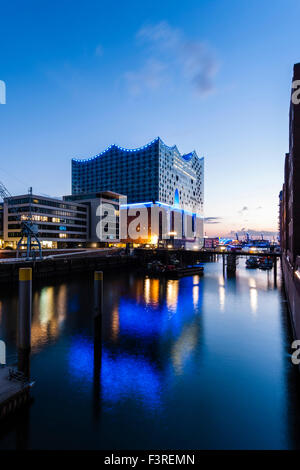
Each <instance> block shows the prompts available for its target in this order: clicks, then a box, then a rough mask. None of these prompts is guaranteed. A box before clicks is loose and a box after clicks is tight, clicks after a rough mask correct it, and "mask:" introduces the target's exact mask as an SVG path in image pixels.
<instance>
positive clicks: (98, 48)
mask: <svg viewBox="0 0 300 470" xmlns="http://www.w3.org/2000/svg"><path fill="white" fill-rule="evenodd" d="M95 54H96V56H98V57H101V56H102V55H103V47H102V46H101V44H98V46H97V47H96V50H95Z"/></svg>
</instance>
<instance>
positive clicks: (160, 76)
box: [125, 59, 167, 95]
mask: <svg viewBox="0 0 300 470" xmlns="http://www.w3.org/2000/svg"><path fill="white" fill-rule="evenodd" d="M125 78H126V80H127V82H128V87H129V91H130V92H131V93H132V94H133V95H138V94H140V93H141V92H142V91H143V89H144V88H148V89H150V90H156V89H157V88H159V87H160V86H161V85H162V84H163V82H165V81H166V80H167V75H166V67H165V65H164V64H162V63H161V62H158V61H156V60H154V59H148V60H147V62H146V63H145V64H144V66H143V67H142V68H141V69H140V70H137V71H135V72H127V73H126V74H125Z"/></svg>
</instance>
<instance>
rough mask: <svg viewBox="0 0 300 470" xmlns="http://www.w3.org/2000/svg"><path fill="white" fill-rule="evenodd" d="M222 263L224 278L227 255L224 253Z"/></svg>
mask: <svg viewBox="0 0 300 470" xmlns="http://www.w3.org/2000/svg"><path fill="white" fill-rule="evenodd" d="M222 261H223V276H225V253H222Z"/></svg>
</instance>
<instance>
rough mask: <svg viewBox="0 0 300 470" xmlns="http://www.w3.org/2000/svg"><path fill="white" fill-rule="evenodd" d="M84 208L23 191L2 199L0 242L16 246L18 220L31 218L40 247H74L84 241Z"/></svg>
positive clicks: (85, 229)
mask: <svg viewBox="0 0 300 470" xmlns="http://www.w3.org/2000/svg"><path fill="white" fill-rule="evenodd" d="M88 217H89V214H88V207H87V206H86V205H85V204H79V203H77V202H71V201H70V202H66V201H63V200H61V199H57V198H50V197H45V196H38V195H34V194H24V195H21V196H14V197H10V198H5V199H4V207H3V232H4V236H3V238H4V244H5V246H10V247H12V248H16V245H17V242H18V241H19V239H20V237H21V223H22V221H26V220H29V219H31V220H33V221H34V222H35V224H36V225H37V226H38V230H39V239H40V241H41V244H42V247H43V248H63V247H77V246H80V245H82V244H83V243H86V242H87V239H88V230H89V219H88Z"/></svg>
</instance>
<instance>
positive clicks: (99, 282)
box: [93, 271, 103, 420]
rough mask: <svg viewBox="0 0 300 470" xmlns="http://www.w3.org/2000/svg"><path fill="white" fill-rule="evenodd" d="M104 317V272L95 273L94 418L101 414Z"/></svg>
mask: <svg viewBox="0 0 300 470" xmlns="http://www.w3.org/2000/svg"><path fill="white" fill-rule="evenodd" d="M102 316H103V272H102V271H95V272H94V386H93V401H94V418H95V419H96V420H97V419H98V418H99V412H100V390H101V384H100V374H101V356H102Z"/></svg>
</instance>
